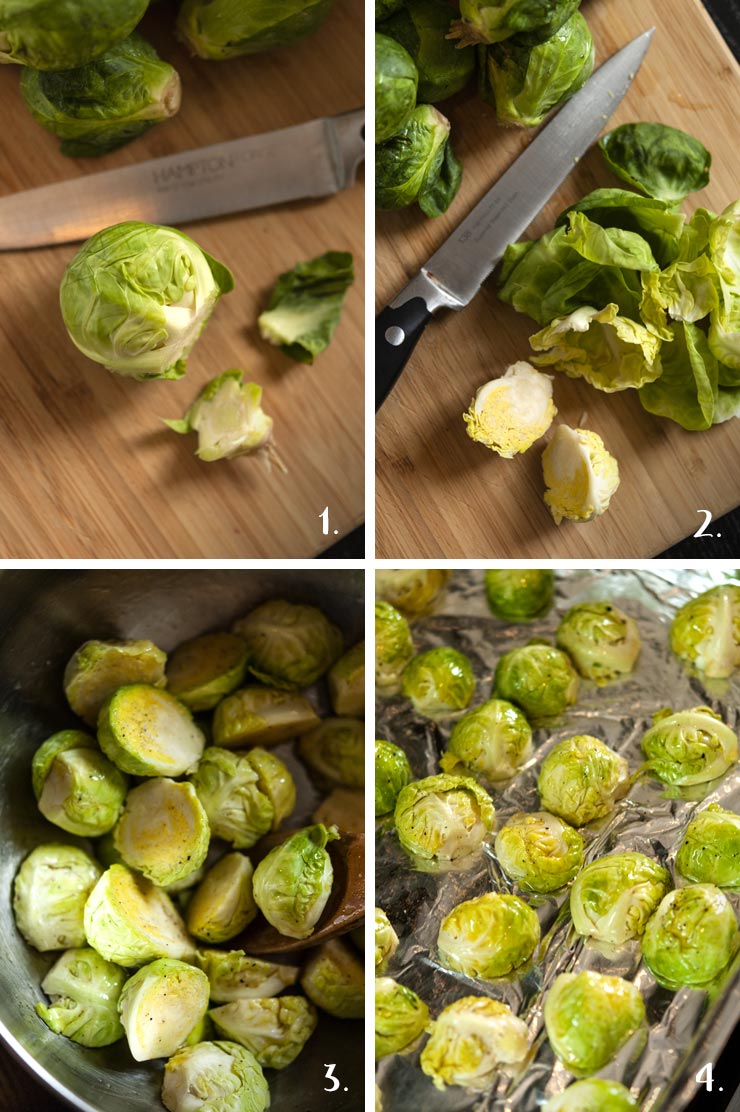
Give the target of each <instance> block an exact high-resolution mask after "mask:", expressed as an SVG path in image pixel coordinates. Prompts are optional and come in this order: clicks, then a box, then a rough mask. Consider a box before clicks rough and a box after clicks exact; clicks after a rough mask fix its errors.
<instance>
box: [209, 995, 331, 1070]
mask: <svg viewBox="0 0 740 1112" xmlns="http://www.w3.org/2000/svg"><path fill="white" fill-rule="evenodd" d="M209 1015H210V1017H211V1019H212V1020H213V1023H214V1026H215V1028H216V1032H217V1033H218V1034H219V1035H221V1036H222V1037H224V1038H227V1039H232V1040H233V1041H234V1042H238V1043H240V1044H241V1045H242V1046H245V1047H246V1048H247V1050H249V1051H250V1052H251V1053H252V1054H254V1056H255V1058H256V1059H257V1061H258V1062H259V1064H260V1065H261V1066H269V1068H270V1069H274V1070H282V1069H285V1067H286V1066H289V1065H290V1063H291V1062H293V1061H295V1059H296V1058H297V1057H298V1055H299V1054H300V1052H301V1051H302V1050H303V1048H304V1046H305V1045H306V1043H307V1042H308V1040H309V1038H310V1037H311V1035H312V1034H313V1033H314V1030H315V1029H316V1009H315V1008H314V1006H313V1004H310V1003H309V1002H308V1000H306V999H305V998H304V997H303V996H277V997H276V996H271V997H269V998H268V999H266V1000H235V1001H234V1002H233V1003H232V1004H222V1005H221V1006H220V1007H218V1008H211V1011H210V1012H209Z"/></svg>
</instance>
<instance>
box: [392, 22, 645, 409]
mask: <svg viewBox="0 0 740 1112" xmlns="http://www.w3.org/2000/svg"><path fill="white" fill-rule="evenodd" d="M653 31H654V28H651V29H650V30H649V31H645V32H644V33H643V34H642V35H639V36H638V37H637V38H636V39H633V41H632V42H631V43H628V44H627V46H625V47H623V48H622V49H621V50H620V51H618V52H617V53H616V54H614V55H612V57H611V58H609V59H608V61H606V62H604V64H603V65H602V66H600V68H599V69H598V70H597V71H596V73H594V74H593V76H592V77H590V78H589V80H588V81H587V82H586V84H585V85H584V86H583V88H582V89H580V90H579V92H577V93H576V94H575V96H573V97H571V99H570V100H569V101H568V103H567V104H566V105H565V106H564V107H563V108H561V109H560V111H559V112H558V114H557V115H556V116H555V118H554V119H553V120H552V121H551V122H550V123H549V124H547V125H546V126H545V127H544V128H543V129H542V131H541V132H540V133H539V135H538V136H537V137H536V138H535V139H533V140H532V142H531V143H530V144H529V146H528V147H527V149H526V150H525V151H524V152H523V153H522V154H521V155H519V157H518V158H517V159H516V161H515V162H514V163H513V165H512V166H510V167H509V169H508V170H507V171H506V172H505V173H504V174H503V175H502V176H501V177H500V178H499V180H498V181H497V182H496V184H495V185H494V186H492V188H491V189H489V190H488V192H487V193H486V194H485V196H484V197H483V198H482V200H480V201H479V202H478V204H477V205H476V206H475V208H474V209H473V210H472V212H471V213H470V214H469V215H468V216H467V217H466V218H465V219H464V220H463V222H462V223H461V224H459V225H458V227H457V228H456V229H455V231H454V232H453V233H452V234H451V235H450V236H449V237H448V238H447V239H446V240H445V242H444V243H443V244H442V246H441V247H440V248H439V250H438V251H435V253H434V254H433V255H432V257H431V259H429V261H428V262H427V264H426V265H425V266H423V267H422V268H421V270H420V271H419V273H418V274H417V275H416V277H415V278H413V279H412V280H411V282H410V283H409V285H408V286H406V288H405V289H404V290H403V291H402V292H401V293H400V294H399V295H398V297H396V298H395V300H394V301H392V302H391V304H390V306H388V307H387V308H385V309H383V310H382V311H381V312H380V313H379V315H378V317H377V318H376V323H375V408H376V409H380V407H381V405H382V404H383V402H384V401H385V399H386V397H387V396H388V394H389V393H390V391H391V390H392V389H393V386H394V384H395V382H396V379H397V378H398V376H399V375H400V373H401V371H402V370H403V368H404V367H405V365H406V363H407V361H408V359H409V357H410V355H411V353H412V351H413V350H414V347H415V346H416V343H417V341H418V340H419V337H420V336H421V334H422V332H423V331H424V329H425V328H426V326H427V324H429V321H430V320H431V319H432V316H433V314H434V313H436V312H437V310H438V309H464V308H465V306H466V305H468V304H469V302H470V301H472V299H473V298H474V297H475V295H476V294H477V292H478V290H479V289H480V287H481V285H482V283H483V282H484V280H485V279H486V278H487V277H488V275H489V274H490V273H491V271H492V270H493V269H494V267H495V266H496V264H497V263H498V262H499V260H500V259H501V256H502V255H503V253H504V251H505V249H506V247H507V246H508V244H510V243H513V242H515V241H516V240H518V239H519V237H520V236H521V235H522V233H523V232H524V231H525V230H526V228H527V227H528V226H529V224H531V222H532V221H533V220H534V218H535V216H537V214H538V213H539V211H540V209H541V208H542V206H543V205H544V204H545V202H546V201H548V200H549V199H550V197H551V196H552V195H553V193H554V192H555V190H556V189H557V188H558V186H559V185H560V184H561V182H563V181H564V180H565V178H566V177H567V176H568V174H569V173H570V171H571V170H572V169H573V165H574V163H576V162H577V161H578V159H579V158H580V157H581V155H582V154H584V152H585V151H586V150H588V148H589V147H590V146H591V144H592V143H593V142H594V140H595V139H596V138H597V136H598V135H599V133H600V132H601V130H602V129H603V127H604V124H605V123H606V121H607V120H608V119H609V117H610V116H611V114H612V112H613V111H614V109H615V108H616V107H617V105H618V104H619V103H620V101H621V100H622V98H623V97H624V95H625V93H626V92H627V90H628V89H629V87H630V85H631V84H632V79H633V78H634V76H635V74H636V73H637V70H638V69H639V67H640V64H641V62H642V59H643V58H644V57H645V52H646V51H647V48H648V46H649V45H650V40H651V38H652V36H653Z"/></svg>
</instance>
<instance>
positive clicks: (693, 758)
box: [642, 707, 738, 786]
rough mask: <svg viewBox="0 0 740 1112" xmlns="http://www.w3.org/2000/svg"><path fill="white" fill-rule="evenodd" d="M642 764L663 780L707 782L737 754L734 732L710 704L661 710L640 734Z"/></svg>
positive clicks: (689, 782)
mask: <svg viewBox="0 0 740 1112" xmlns="http://www.w3.org/2000/svg"><path fill="white" fill-rule="evenodd" d="M642 751H643V753H644V754H645V758H646V760H645V766H644V767H645V768H647V769H649V770H650V771H651V772H652V773H654V775H655V776H657V777H658V779H659V780H662V781H663V782H664V783H666V784H677V785H681V786H683V785H688V784H706V783H708V782H709V781H710V780H716V779H717V778H718V777H720V776H724V774H725V773H726V772H727V770H728V768H730V767H731V766H732V765H734V764H735V763H736V761H737V755H738V740H737V734H736V733H735V731H734V730H731V729H730V727H729V726H727V725H725V723H724V722H723V721H722V718H721V716H720V715H719V714H717V713H715V711H713V710H712V709H711V707H692V708H691V709H690V710H679V711H675V712H674V711H671V710H670V709H669V708H666V709H665V710H660V711H658V712H657V713H656V714H654V715H653V725H652V726H651V728H650V729H649V730H648V731H647V733H645V734H643V738H642Z"/></svg>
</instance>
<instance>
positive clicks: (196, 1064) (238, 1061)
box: [162, 1040, 270, 1112]
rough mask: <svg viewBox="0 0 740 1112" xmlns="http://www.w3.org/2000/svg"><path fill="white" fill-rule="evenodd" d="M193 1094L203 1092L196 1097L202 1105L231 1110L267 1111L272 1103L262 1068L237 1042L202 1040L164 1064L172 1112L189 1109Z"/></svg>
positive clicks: (164, 1085)
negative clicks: (201, 1095)
mask: <svg viewBox="0 0 740 1112" xmlns="http://www.w3.org/2000/svg"><path fill="white" fill-rule="evenodd" d="M194 1093H202V1094H203V1097H202V1098H200V1097H196V1098H195V1099H196V1100H201V1106H204V1105H205V1106H206V1107H207V1105H208V1104H210V1105H211V1107H212V1108H214V1109H215V1108H228V1109H229V1110H230V1112H231V1110H233V1112H265V1109H266V1108H269V1106H270V1089H269V1086H268V1084H267V1081H266V1080H265V1075H264V1074H263V1072H262V1067H261V1066H260V1064H259V1062H258V1061H257V1059H256V1058H255V1057H254V1055H253V1054H251V1053H250V1052H249V1051H248V1050H247V1048H246V1047H244V1046H240V1045H239V1044H238V1043H235V1042H227V1041H223V1040H219V1041H216V1042H199V1043H196V1044H195V1045H194V1046H185V1047H183V1048H182V1050H178V1052H177V1053H176V1054H175V1055H173V1057H172V1058H170V1060H169V1061H168V1062H167V1063H166V1065H165V1067H164V1081H163V1083H162V1104H163V1105H164V1106H165V1108H167V1109H168V1110H169V1112H190V1110H191V1109H192V1108H193V1103H192V1102H193V1094H194ZM196 1107H197V1105H196Z"/></svg>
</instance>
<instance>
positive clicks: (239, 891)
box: [185, 853, 257, 944]
mask: <svg viewBox="0 0 740 1112" xmlns="http://www.w3.org/2000/svg"><path fill="white" fill-rule="evenodd" d="M253 872H254V870H253V869H252V862H251V861H250V860H249V858H248V857H245V855H244V854H243V853H227V854H226V856H225V857H222V858H221V860H220V861H217V862H216V864H215V865H213V866H211V868H210V869H209V870H208V872H207V873H206V875H205V876H204V877H203V880H202V881H201V882H200V884H199V885H198V887H197V888H196V889H195V892H194V893H193V895H192V897H191V899H190V902H189V903H188V906H187V910H186V912H185V921H186V923H187V925H188V930H189V931H190V933H191V934H192V935H194V936H195V937H196V938H198V939H201V940H202V941H203V942H211V943H214V944H218V943H219V942H227V941H228V940H229V939H230V938H235V937H236V935H238V934H241V932H242V931H243V930H244V928H245V927H247V926H248V925H249V924H250V923H251V922H252V920H253V919H254V918H255V916H256V915H257V904H256V901H255V897H254V888H253Z"/></svg>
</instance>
